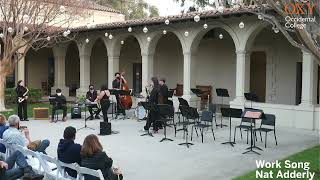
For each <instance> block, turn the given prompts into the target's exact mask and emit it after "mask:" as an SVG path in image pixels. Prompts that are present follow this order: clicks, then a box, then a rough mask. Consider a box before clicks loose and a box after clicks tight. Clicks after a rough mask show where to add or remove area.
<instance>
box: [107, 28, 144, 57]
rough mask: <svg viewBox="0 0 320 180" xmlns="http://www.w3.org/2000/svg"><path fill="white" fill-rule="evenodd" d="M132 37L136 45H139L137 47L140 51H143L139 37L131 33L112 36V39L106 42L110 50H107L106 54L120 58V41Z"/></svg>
mask: <svg viewBox="0 0 320 180" xmlns="http://www.w3.org/2000/svg"><path fill="white" fill-rule="evenodd" d="M130 36H132V37H134V38H135V39H136V40H137V41H138V43H139V47H140V49H141V51H142V49H143V47H144V46H143V41H142V39H141V37H139V36H137V35H136V34H134V33H132V34H130V33H125V34H119V35H114V38H113V39H112V40H107V42H106V43H107V44H108V46H109V47H110V48H108V49H107V50H108V54H109V56H120V52H121V41H125V40H126V39H127V38H128V37H130Z"/></svg>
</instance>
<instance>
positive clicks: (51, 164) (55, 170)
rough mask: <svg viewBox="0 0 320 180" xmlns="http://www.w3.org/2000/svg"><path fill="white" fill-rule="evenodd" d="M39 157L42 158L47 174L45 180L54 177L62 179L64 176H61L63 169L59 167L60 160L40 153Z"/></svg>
mask: <svg viewBox="0 0 320 180" xmlns="http://www.w3.org/2000/svg"><path fill="white" fill-rule="evenodd" d="M39 155H40V157H41V160H42V163H43V169H44V172H45V174H44V175H45V176H44V178H45V179H50V178H51V179H52V177H54V178H55V179H56V180H58V179H60V178H61V177H62V175H61V174H60V171H61V168H60V167H59V163H58V160H57V159H56V158H53V157H51V156H48V155H45V154H43V153H39Z"/></svg>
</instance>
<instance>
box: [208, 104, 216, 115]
mask: <svg viewBox="0 0 320 180" xmlns="http://www.w3.org/2000/svg"><path fill="white" fill-rule="evenodd" d="M209 111H211V112H212V113H213V114H215V113H216V111H217V105H216V104H213V103H210V104H209Z"/></svg>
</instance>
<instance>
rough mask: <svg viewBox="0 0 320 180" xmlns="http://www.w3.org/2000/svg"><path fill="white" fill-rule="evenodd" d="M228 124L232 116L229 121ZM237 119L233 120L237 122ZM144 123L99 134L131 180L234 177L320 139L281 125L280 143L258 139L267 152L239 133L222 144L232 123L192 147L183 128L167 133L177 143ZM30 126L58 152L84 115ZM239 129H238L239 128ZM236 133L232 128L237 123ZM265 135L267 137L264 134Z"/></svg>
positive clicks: (117, 124)
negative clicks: (146, 129)
mask: <svg viewBox="0 0 320 180" xmlns="http://www.w3.org/2000/svg"><path fill="white" fill-rule="evenodd" d="M99 122H100V121H98V120H93V121H88V126H89V127H92V128H94V129H95V130H90V129H84V130H80V131H78V132H77V137H76V142H77V143H81V144H82V142H83V140H84V138H85V136H87V135H89V134H98V133H99ZM225 123H227V121H225ZM238 123H239V121H238V120H234V121H233V124H234V125H235V124H238ZM144 124H145V122H144V121H143V122H138V121H137V120H134V119H127V120H112V128H113V130H117V131H120V133H119V134H114V135H111V136H100V137H99V138H100V140H101V142H102V144H103V147H104V149H105V150H106V151H107V154H108V155H109V156H111V157H112V158H113V160H114V164H115V165H118V166H120V167H121V168H122V170H123V172H124V176H125V179H129V180H139V179H140V180H149V179H152V180H195V179H199V180H200V179H201V180H213V179H219V180H223V179H232V178H233V177H236V176H239V175H242V174H245V173H246V172H248V171H250V170H253V169H255V168H256V165H255V160H259V159H263V160H268V161H271V160H277V159H282V158H284V157H286V156H288V155H290V154H293V153H296V152H299V151H302V150H304V149H306V148H309V147H312V146H314V145H317V144H319V132H312V131H305V130H298V129H290V128H277V138H278V146H276V145H275V142H274V138H273V135H272V133H270V135H269V136H268V147H267V148H266V149H265V148H264V146H263V144H262V143H261V142H260V141H259V142H258V143H257V145H258V146H259V147H261V148H263V150H264V151H262V152H261V153H262V155H261V156H258V155H255V154H246V155H243V154H242V153H243V152H244V151H245V148H247V147H248V145H247V144H246V138H245V137H246V136H245V135H246V133H243V135H244V139H243V140H241V139H240V134H239V133H238V135H239V136H237V144H236V145H235V147H231V146H230V145H222V144H221V143H222V142H225V141H227V140H228V136H229V128H228V127H224V128H222V129H221V128H218V129H215V135H216V141H213V138H212V134H211V132H210V131H208V132H206V133H205V138H204V143H203V144H202V143H201V138H200V137H198V138H194V140H193V143H194V144H195V145H194V146H192V147H191V148H189V149H188V148H187V147H185V146H179V145H178V143H181V142H184V139H183V133H182V132H179V133H178V134H177V137H174V131H173V128H169V130H168V137H169V138H173V139H174V141H173V142H168V141H166V142H162V143H160V142H159V141H160V140H161V139H162V137H163V131H159V133H158V134H155V136H154V137H141V136H140V134H142V132H141V129H142V128H143V126H144ZM22 125H26V126H28V128H29V129H30V131H31V138H32V139H33V140H36V139H43V138H48V139H49V140H50V141H51V145H50V147H49V149H48V150H47V152H48V154H49V155H51V156H54V157H56V148H57V145H58V142H59V139H60V138H61V137H62V135H63V130H64V128H65V127H66V126H74V127H76V128H80V127H82V126H83V125H84V120H83V119H78V120H68V121H67V122H58V123H53V124H51V123H49V121H44V120H32V121H29V122H22ZM238 132H239V131H238ZM232 135H233V128H232ZM263 137H264V136H263Z"/></svg>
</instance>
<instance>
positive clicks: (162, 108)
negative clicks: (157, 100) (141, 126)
mask: <svg viewBox="0 0 320 180" xmlns="http://www.w3.org/2000/svg"><path fill="white" fill-rule="evenodd" d="M158 109H159V115H160V119H159V120H157V121H158V122H161V123H162V125H163V126H164V138H163V139H162V140H161V141H160V142H163V141H173V140H172V139H169V138H167V126H169V125H174V107H173V106H170V105H167V104H159V105H158ZM170 121H172V123H171V124H168V123H169V122H170Z"/></svg>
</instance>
